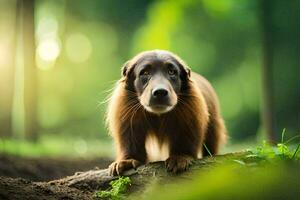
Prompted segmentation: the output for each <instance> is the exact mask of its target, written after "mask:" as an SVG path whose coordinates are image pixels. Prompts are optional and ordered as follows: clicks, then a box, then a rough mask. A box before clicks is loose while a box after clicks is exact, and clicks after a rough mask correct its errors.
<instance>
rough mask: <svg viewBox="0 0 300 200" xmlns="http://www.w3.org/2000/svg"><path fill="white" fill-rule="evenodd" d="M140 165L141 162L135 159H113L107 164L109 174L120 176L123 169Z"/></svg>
mask: <svg viewBox="0 0 300 200" xmlns="http://www.w3.org/2000/svg"><path fill="white" fill-rule="evenodd" d="M140 165H141V162H140V161H138V160H135V159H126V160H119V161H115V162H113V163H112V164H111V165H110V166H109V174H110V175H112V176H116V175H118V176H120V175H122V174H123V172H124V171H126V170H128V169H131V168H134V169H136V168H137V167H138V166H140Z"/></svg>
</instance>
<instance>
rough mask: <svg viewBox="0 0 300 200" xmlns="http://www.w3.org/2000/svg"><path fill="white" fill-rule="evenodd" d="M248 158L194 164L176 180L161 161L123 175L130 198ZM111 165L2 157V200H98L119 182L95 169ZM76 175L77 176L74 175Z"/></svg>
mask: <svg viewBox="0 0 300 200" xmlns="http://www.w3.org/2000/svg"><path fill="white" fill-rule="evenodd" d="M245 155H246V153H245V152H240V153H234V154H226V155H222V156H216V157H207V158H204V159H199V160H195V162H194V164H193V166H191V167H190V169H189V170H188V171H186V172H184V173H181V174H179V175H176V176H173V175H170V173H168V172H167V171H166V169H165V164H164V162H162V161H161V162H155V163H149V164H147V165H142V166H140V167H138V168H137V169H136V170H134V169H130V170H128V171H126V173H125V174H124V175H125V176H130V179H131V181H132V185H131V187H130V189H129V191H127V195H131V194H139V193H142V191H143V189H144V188H145V187H147V185H149V184H151V183H153V182H156V181H161V180H164V181H169V182H174V181H175V180H179V179H183V180H186V179H190V176H191V174H192V173H194V172H196V171H199V170H201V171H203V170H206V169H209V168H210V167H211V166H212V165H214V164H215V163H218V162H222V160H227V159H228V158H231V159H232V158H234V157H240V156H245ZM109 163H110V160H108V159H96V160H74V159H70V160H68V159H65V160H63V159H46V158H41V159H28V158H26V159H25V158H20V157H12V156H3V155H2V156H1V158H0V173H1V175H2V176H0V200H1V199H14V200H18V199H20V200H21V199H22V200H26V199H30V200H40V199H47V200H48V199H50V200H52V199H53V200H54V199H64V200H66V199H68V200H71V199H72V200H73V199H74V200H76V199H82V200H85V199H95V196H94V194H95V192H96V191H99V190H106V189H108V187H109V183H110V181H111V180H114V179H117V178H118V177H115V176H111V175H110V174H109V170H108V169H93V168H95V167H97V168H106V167H107V166H108V164H109ZM78 171H84V172H81V173H79V172H78ZM74 172H77V173H75V174H74ZM72 174H74V175H72ZM70 175H72V176H70ZM8 176H10V177H8ZM12 177H14V178H12ZM16 177H22V178H16ZM49 180H51V181H49Z"/></svg>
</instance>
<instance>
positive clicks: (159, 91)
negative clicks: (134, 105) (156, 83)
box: [152, 88, 168, 98]
mask: <svg viewBox="0 0 300 200" xmlns="http://www.w3.org/2000/svg"><path fill="white" fill-rule="evenodd" d="M167 95H168V90H166V89H164V88H156V89H154V90H152V96H153V97H155V98H163V97H165V96H167Z"/></svg>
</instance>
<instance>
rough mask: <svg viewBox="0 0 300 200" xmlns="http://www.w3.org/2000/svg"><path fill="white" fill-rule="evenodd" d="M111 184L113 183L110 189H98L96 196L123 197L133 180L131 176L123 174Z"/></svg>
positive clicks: (117, 198)
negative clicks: (123, 175)
mask: <svg viewBox="0 0 300 200" xmlns="http://www.w3.org/2000/svg"><path fill="white" fill-rule="evenodd" d="M109 184H110V185H111V189H110V190H105V191H97V192H96V193H95V196H96V197H97V198H100V199H112V200H119V199H122V198H123V197H124V196H123V195H124V194H125V192H126V191H127V189H128V187H129V186H130V185H131V180H130V178H129V177H122V176H121V177H119V179H117V180H114V181H111V182H110V183H109Z"/></svg>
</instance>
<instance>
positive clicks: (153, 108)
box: [144, 105, 174, 114]
mask: <svg viewBox="0 0 300 200" xmlns="http://www.w3.org/2000/svg"><path fill="white" fill-rule="evenodd" d="M144 108H145V109H146V110H147V111H148V112H151V113H155V114H163V113H167V112H169V111H171V110H172V109H173V108H174V106H172V105H147V106H144Z"/></svg>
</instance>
